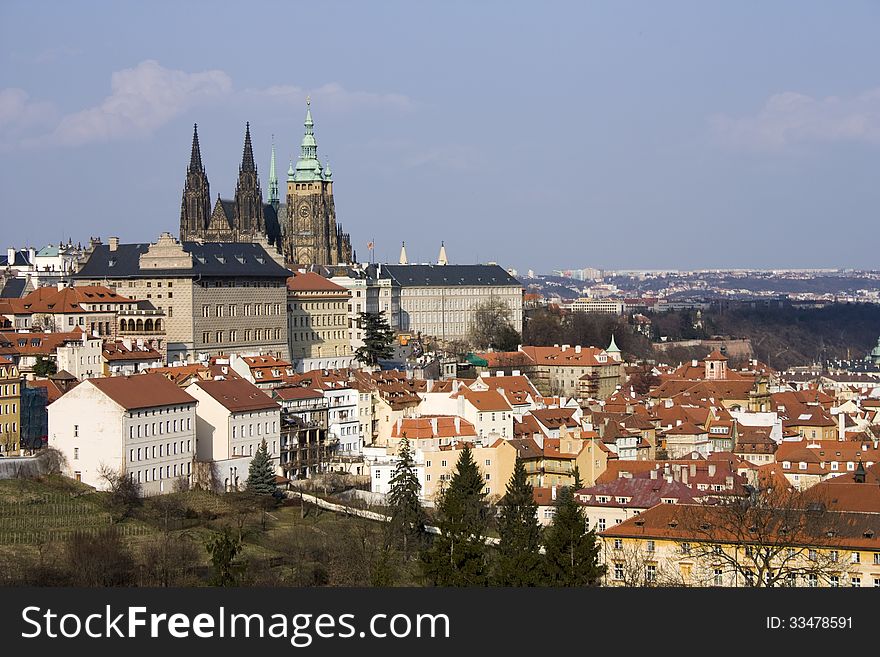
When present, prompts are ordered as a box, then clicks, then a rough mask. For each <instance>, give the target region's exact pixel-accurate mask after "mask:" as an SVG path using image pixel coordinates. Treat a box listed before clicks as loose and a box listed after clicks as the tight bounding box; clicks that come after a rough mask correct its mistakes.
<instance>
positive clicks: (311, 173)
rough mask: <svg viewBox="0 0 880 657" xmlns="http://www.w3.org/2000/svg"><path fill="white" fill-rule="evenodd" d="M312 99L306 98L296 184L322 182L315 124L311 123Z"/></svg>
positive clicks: (295, 176)
mask: <svg viewBox="0 0 880 657" xmlns="http://www.w3.org/2000/svg"><path fill="white" fill-rule="evenodd" d="M311 105H312V99H311V98H308V97H307V98H306V120H305V121H304V122H303V126H305V133H304V134H303V138H302V142H301V143H300V146H299V159H298V160H297V161H296V173H295V174H294V180H296V182H312V181H318V180H323V179H324V178H323V175H322V171H321V162H320V160H318V142H317V140H316V139H315V122H314V121H312V107H311Z"/></svg>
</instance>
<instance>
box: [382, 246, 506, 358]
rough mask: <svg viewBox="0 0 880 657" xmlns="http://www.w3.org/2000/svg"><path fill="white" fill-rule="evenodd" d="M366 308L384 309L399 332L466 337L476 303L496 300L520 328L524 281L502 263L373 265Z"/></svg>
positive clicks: (448, 338) (449, 338)
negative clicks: (511, 273) (508, 271)
mask: <svg viewBox="0 0 880 657" xmlns="http://www.w3.org/2000/svg"><path fill="white" fill-rule="evenodd" d="M367 271H368V276H369V279H370V280H369V288H368V290H367V294H368V297H367V311H368V312H373V313H375V312H379V311H385V316H386V317H387V318H388V320H389V323H390V324H391V327H392V328H393V329H395V330H397V331H404V332H410V333H421V334H422V335H425V336H430V337H434V338H437V339H439V340H444V341H450V340H463V339H465V338H467V336H468V332H469V330H470V327H471V325H472V323H473V321H474V316H475V312H476V310H477V308H479V307H480V306H482V305H484V304H486V303H488V302H492V301H497V302H500V303H501V304H503V305H504V306H505V307H506V308H507V309H508V310H509V311H510V321H511V324H512V325H513V328H514V329H515V330H516V331H518V332H522V321H523V311H522V307H523V300H522V294H523V288H522V284H521V283H520V282H519V281H518V280H517V279H515V278H514V277H513V276H511V275H510V274H508V273H507V272H506V271H505V270H504V269H502V268H501V267H499V266H498V265H443V264H436V265H417V264H412V265H409V264H407V265H370V266H369V267H368V270H367Z"/></svg>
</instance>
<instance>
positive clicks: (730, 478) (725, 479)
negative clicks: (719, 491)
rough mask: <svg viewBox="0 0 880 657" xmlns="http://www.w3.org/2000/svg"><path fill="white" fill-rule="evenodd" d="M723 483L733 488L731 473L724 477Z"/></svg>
mask: <svg viewBox="0 0 880 657" xmlns="http://www.w3.org/2000/svg"><path fill="white" fill-rule="evenodd" d="M724 483H725V485H726V486H727V487H728V488H733V475H727V476H726V477H725V478H724Z"/></svg>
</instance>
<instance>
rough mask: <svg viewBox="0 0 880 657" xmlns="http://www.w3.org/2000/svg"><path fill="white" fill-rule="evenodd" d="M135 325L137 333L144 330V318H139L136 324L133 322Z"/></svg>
mask: <svg viewBox="0 0 880 657" xmlns="http://www.w3.org/2000/svg"><path fill="white" fill-rule="evenodd" d="M135 327H136V330H137V332H138V333H140V332H142V331H143V330H144V320H142V319H139V320H138V321H137V324H135Z"/></svg>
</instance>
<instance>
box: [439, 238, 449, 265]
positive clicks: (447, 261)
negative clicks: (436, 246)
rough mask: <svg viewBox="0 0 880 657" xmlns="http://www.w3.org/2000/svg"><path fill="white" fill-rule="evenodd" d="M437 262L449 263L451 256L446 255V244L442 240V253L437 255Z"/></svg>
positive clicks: (440, 263) (441, 263)
mask: <svg viewBox="0 0 880 657" xmlns="http://www.w3.org/2000/svg"><path fill="white" fill-rule="evenodd" d="M437 264H438V265H448V264H449V258H447V257H446V245H445V244H444V243H443V242H440V255H439V256H437Z"/></svg>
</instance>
